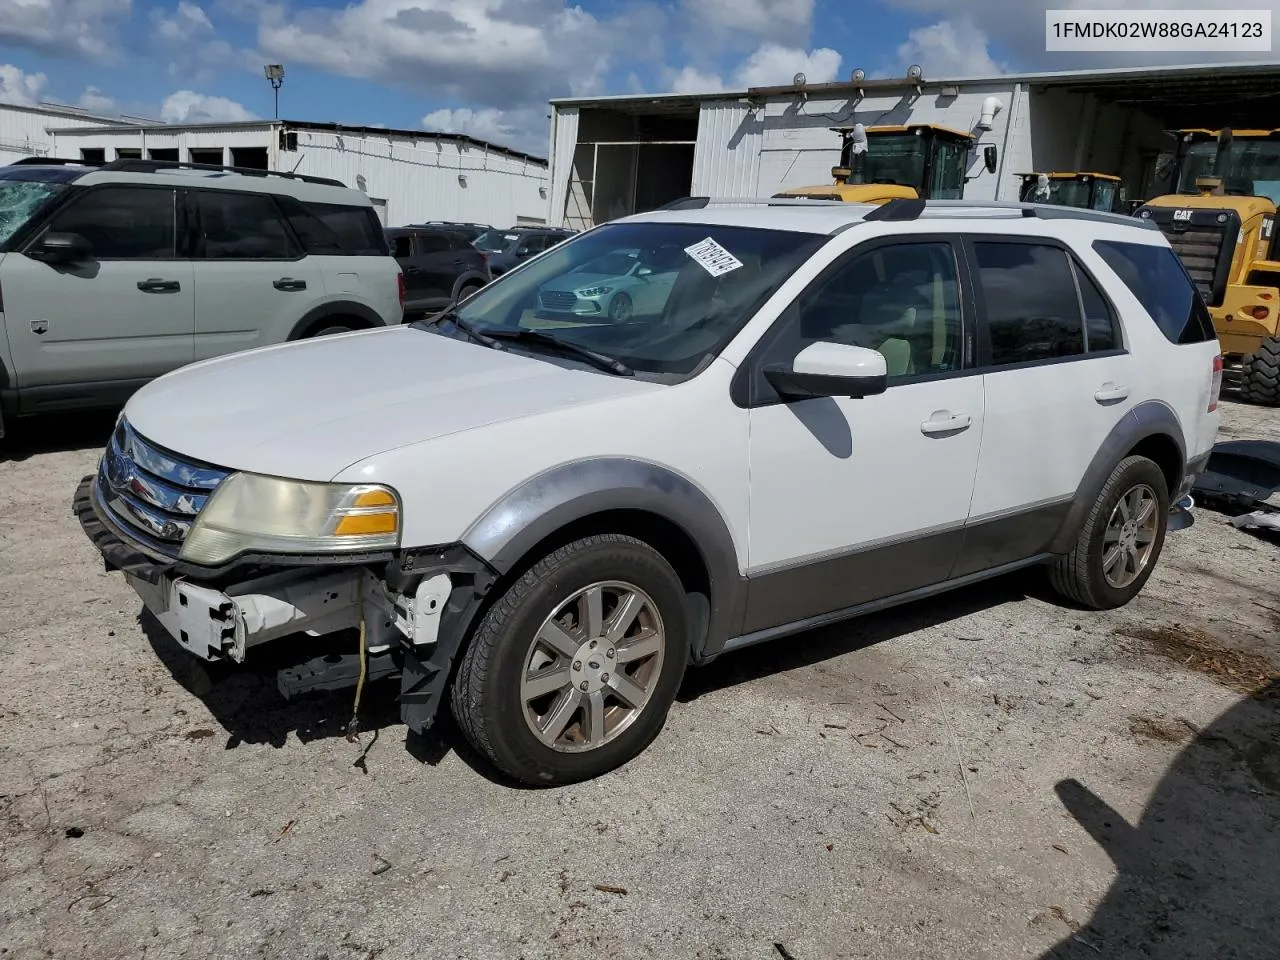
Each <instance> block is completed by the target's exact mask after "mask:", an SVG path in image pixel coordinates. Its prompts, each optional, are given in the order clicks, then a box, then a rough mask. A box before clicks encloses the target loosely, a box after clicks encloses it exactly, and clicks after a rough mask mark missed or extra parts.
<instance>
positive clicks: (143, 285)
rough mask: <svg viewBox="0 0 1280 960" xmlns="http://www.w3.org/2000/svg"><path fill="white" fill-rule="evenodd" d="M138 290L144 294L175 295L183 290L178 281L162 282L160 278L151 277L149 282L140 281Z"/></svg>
mask: <svg viewBox="0 0 1280 960" xmlns="http://www.w3.org/2000/svg"><path fill="white" fill-rule="evenodd" d="M138 289H139V290H141V291H142V292H143V293H174V292H176V291H178V290H181V289H182V284H180V283H179V282H178V281H177V280H161V279H160V278H159V277H151V278H150V279H148V280H139V281H138Z"/></svg>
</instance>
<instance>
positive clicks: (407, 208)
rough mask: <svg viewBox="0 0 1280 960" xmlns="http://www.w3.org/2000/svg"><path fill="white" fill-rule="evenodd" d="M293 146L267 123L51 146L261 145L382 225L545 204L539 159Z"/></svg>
mask: <svg viewBox="0 0 1280 960" xmlns="http://www.w3.org/2000/svg"><path fill="white" fill-rule="evenodd" d="M297 134H298V149H297V150H296V151H293V150H281V149H279V128H278V127H277V126H276V125H275V124H274V123H263V124H261V125H252V126H244V125H237V126H229V127H202V128H200V129H198V130H183V129H180V128H179V129H171V130H165V129H164V128H163V127H160V128H148V129H147V130H145V131H143V132H142V133H139V132H137V131H132V132H130V133H127V134H126V133H115V132H102V133H93V134H76V133H66V134H59V135H58V149H59V150H60V151H61V152H63V153H66V154H67V155H68V156H72V157H78V156H79V155H80V150H81V148H83V147H98V148H104V149H106V151H107V158H108V159H113V158H114V157H115V151H116V150H117V149H119V148H121V147H126V148H132V149H139V148H141V149H143V150H144V156H145V155H146V152H147V151H150V150H154V149H173V148H177V149H178V150H179V151H180V157H181V158H182V159H183V160H189V159H190V151H191V150H192V149H211V148H218V147H221V148H223V151H224V156H223V162H224V163H230V162H231V150H233V149H235V148H239V147H258V148H264V147H265V148H266V149H267V151H268V158H269V163H270V165H271V167H272V168H273V169H276V170H284V171H288V172H296V173H304V174H310V175H312V176H317V177H330V178H332V179H335V180H340V181H341V182H342V183H345V184H346V185H347V186H349V187H355V188H357V189H360V190H363V191H364V192H365V193H367V194H368V195H369V197H370V198H372V199H373V200H374V201H375V203H377V204H378V206H379V207H380V209H379V215H380V216H382V217H383V219H384V222H385V223H386V224H387V225H388V226H399V225H402V224H406V223H421V222H423V221H427V220H458V221H468V222H475V223H488V224H492V225H493V226H495V227H499V228H503V227H509V226H512V225H513V224H515V223H516V221H517V220H518V219H525V220H535V221H537V220H541V219H542V218H543V217H544V216H545V215H546V209H547V200H546V194H547V186H548V184H547V170H546V167H545V165H542V164H538V163H535V162H532V161H528V160H523V159H520V158H517V157H512V156H510V155H508V154H504V153H498V152H494V151H491V150H486V149H483V148H480V147H475V146H472V145H470V144H461V143H457V142H455V141H450V140H436V139H432V138H430V137H427V136H424V137H422V138H412V139H411V138H409V137H405V136H396V135H393V134H388V135H387V136H376V135H370V134H366V133H347V132H338V131H329V130H307V129H298V130H297Z"/></svg>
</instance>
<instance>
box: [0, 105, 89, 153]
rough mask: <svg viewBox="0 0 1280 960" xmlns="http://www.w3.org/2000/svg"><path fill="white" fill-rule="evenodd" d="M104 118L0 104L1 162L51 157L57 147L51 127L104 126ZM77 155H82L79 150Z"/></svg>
mask: <svg viewBox="0 0 1280 960" xmlns="http://www.w3.org/2000/svg"><path fill="white" fill-rule="evenodd" d="M108 122H109V121H107V120H104V119H102V118H100V117H85V118H80V117H75V116H71V115H68V114H66V113H62V112H55V111H52V110H49V111H45V110H41V109H39V108H24V107H14V106H10V105H9V104H3V103H0V165H3V164H6V163H13V162H14V161H15V160H22V159H23V158H25V157H36V156H50V155H51V154H52V151H53V147H54V138H53V135H52V134H50V133H47V132H46V130H47V129H48V128H51V127H101V126H103V125H104V124H106V123H108ZM75 156H77V157H78V156H79V153H76V154H75Z"/></svg>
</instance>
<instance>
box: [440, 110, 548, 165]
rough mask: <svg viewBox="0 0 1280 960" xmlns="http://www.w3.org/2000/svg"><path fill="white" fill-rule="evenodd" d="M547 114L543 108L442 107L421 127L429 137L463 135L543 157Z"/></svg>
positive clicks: (545, 149) (545, 146)
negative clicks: (434, 135)
mask: <svg viewBox="0 0 1280 960" xmlns="http://www.w3.org/2000/svg"><path fill="white" fill-rule="evenodd" d="M546 114H547V110H546V108H545V107H521V108H519V109H516V110H498V109H496V108H493V107H484V108H481V109H479V110H475V109H472V108H470V107H458V108H449V107H441V108H440V109H439V110H432V111H431V112H430V113H428V114H427V115H426V116H425V117H423V118H422V126H423V129H425V130H427V131H430V132H432V133H462V134H466V135H467V136H469V137H475V138H476V139H477V140H487V141H489V142H490V143H494V144H500V145H502V146H504V147H510V148H512V149H513V150H523V151H524V152H525V153H531V154H534V155H536V156H544V155H545V154H546V152H547V119H546Z"/></svg>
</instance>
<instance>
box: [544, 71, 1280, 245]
mask: <svg viewBox="0 0 1280 960" xmlns="http://www.w3.org/2000/svg"><path fill="white" fill-rule="evenodd" d="M990 97H994V98H995V99H996V101H998V103H999V107H1000V109H999V110H998V111H997V112H996V113H995V115H994V117H992V118H990V124H989V126H988V125H985V124H983V123H982V122H981V120H982V113H983V105H984V102H986V101H987V100H988V98H990ZM552 107H553V113H552V121H551V177H550V179H551V190H550V193H551V196H550V201H549V211H548V215H547V220H548V223H550V224H552V225H567V226H570V227H574V228H577V229H583V228H585V227H588V226H590V225H591V224H593V223H600V222H603V221H606V220H611V219H614V218H615V217H617V216H621V215H625V214H628V213H632V212H636V211H642V210H647V209H652V208H654V207H656V206H659V205H661V204H662V203H665V202H668V201H670V200H673V199H676V198H678V197H682V196H711V197H767V196H770V195H772V194H774V193H776V192H778V191H779V190H782V189H786V188H790V187H797V186H808V185H817V184H824V183H830V182H831V168H832V167H833V166H835V165H836V164H837V163H838V161H839V156H840V137H839V135H838V134H837V133H835V132H833V131H832V129H831V128H833V127H837V126H845V127H847V126H851V125H852V124H854V123H862V124H865V125H866V126H875V125H901V124H907V123H912V124H918V123H932V124H939V125H942V126H946V127H950V128H953V129H958V130H961V131H968V132H971V133H972V134H973V135H974V136H975V138H976V142H975V145H974V149H973V150H972V151H971V153H970V156H969V160H970V163H969V176H970V177H971V179H970V180H969V182H968V183H967V184H966V187H965V197H966V199H976V200H991V199H999V200H1008V199H1016V198H1017V191H1018V187H1019V183H1020V181H1019V179H1018V177H1017V174H1020V173H1029V172H1039V171H1054V170H1056V171H1066V170H1081V171H1093V172H1098V173H1111V174H1116V175H1119V176H1121V177H1122V178H1123V180H1124V185H1125V187H1126V189H1127V192H1128V194H1129V196H1130V197H1133V198H1144V197H1150V196H1154V195H1155V194H1156V193H1158V192H1161V191H1162V189H1163V188H1167V187H1168V184H1162V183H1160V182H1158V181H1157V179H1156V173H1155V171H1156V166H1157V160H1158V158H1159V157H1160V156H1161V154H1163V153H1167V152H1168V151H1170V150H1171V149H1172V147H1173V141H1172V138H1170V137H1169V136H1168V135H1167V134H1166V133H1165V131H1167V130H1170V129H1185V128H1207V129H1218V128H1220V127H1222V126H1224V125H1230V126H1235V127H1237V128H1239V127H1252V128H1267V129H1271V128H1276V127H1280V120H1278V119H1277V118H1280V64H1275V63H1272V64H1229V65H1227V64H1215V65H1211V66H1186V67H1153V68H1136V69H1117V70H1106V71H1081V72H1069V73H1038V74H1009V75H1005V76H999V77H985V78H967V79H952V80H935V79H932V78H930V77H929V75H928V65H927V64H926V65H925V67H924V71H923V77H922V78H921V79H920V80H919V81H912V80H909V79H906V78H903V79H892V80H863V81H861V82H859V83H854V82H853V81H852V75H851V79H850V81H847V82H841V83H829V84H816V85H815V84H810V85H804V86H792V85H788V86H782V87H762V88H752V89H748V90H740V91H731V92H723V93H712V94H705V95H699V94H686V95H671V96H651V95H642V96H618V97H600V98H575V99H563V100H555V101H552ZM989 144H994V145H995V146H996V148H997V151H998V161H997V163H998V166H997V169H996V172H995V173H994V174H990V173H987V172H986V169H985V167H984V166H983V151H984V148H985V147H986V146H987V145H989Z"/></svg>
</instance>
